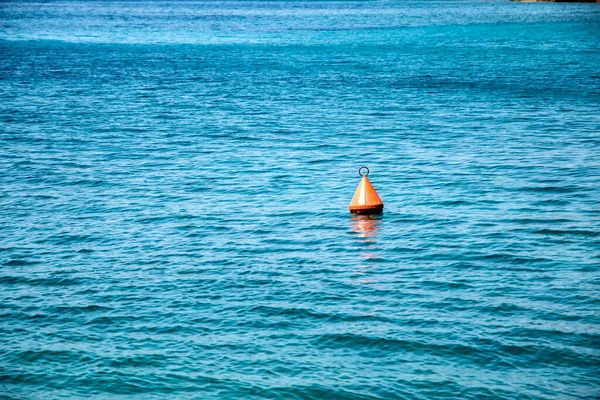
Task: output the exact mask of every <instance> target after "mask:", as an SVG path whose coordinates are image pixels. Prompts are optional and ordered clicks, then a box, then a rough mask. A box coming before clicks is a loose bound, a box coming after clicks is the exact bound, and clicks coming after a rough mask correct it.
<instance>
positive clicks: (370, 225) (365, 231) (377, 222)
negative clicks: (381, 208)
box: [350, 214, 383, 238]
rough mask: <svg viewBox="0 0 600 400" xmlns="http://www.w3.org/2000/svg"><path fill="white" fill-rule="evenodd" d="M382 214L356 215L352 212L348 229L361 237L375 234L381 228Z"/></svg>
mask: <svg viewBox="0 0 600 400" xmlns="http://www.w3.org/2000/svg"><path fill="white" fill-rule="evenodd" d="M382 222H383V215H381V214H375V215H358V214H352V215H351V220H350V229H351V230H352V232H353V233H354V234H356V236H358V237H361V238H370V237H374V236H376V235H377V232H378V231H379V230H380V229H381V225H382Z"/></svg>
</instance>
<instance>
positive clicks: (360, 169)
mask: <svg viewBox="0 0 600 400" xmlns="http://www.w3.org/2000/svg"><path fill="white" fill-rule="evenodd" d="M363 168H364V169H366V170H367V173H366V174H364V175H363V174H361V173H360V171H362V169H363ZM358 175H360V176H368V175H369V168H367V167H365V166H364V165H363V166H362V167H360V168H359V169H358Z"/></svg>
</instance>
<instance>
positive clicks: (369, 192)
mask: <svg viewBox="0 0 600 400" xmlns="http://www.w3.org/2000/svg"><path fill="white" fill-rule="evenodd" d="M348 208H349V209H350V212H351V213H354V214H378V213H380V212H382V211H383V201H381V199H380V198H379V196H378V195H377V192H376V191H375V189H374V188H373V185H371V182H369V178H367V176H366V175H364V176H363V177H362V179H361V180H360V183H359V184H358V187H357V188H356V192H354V197H352V201H351V202H350V206H349V207H348Z"/></svg>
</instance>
